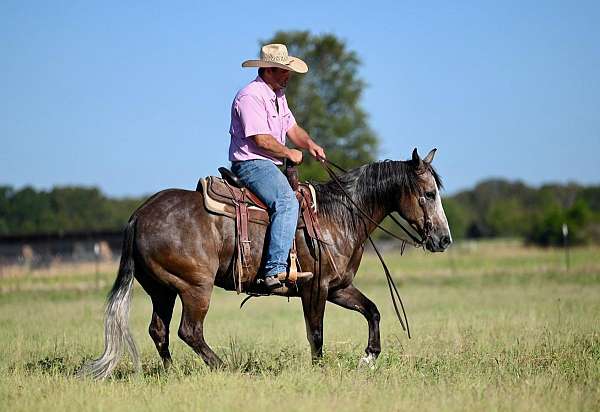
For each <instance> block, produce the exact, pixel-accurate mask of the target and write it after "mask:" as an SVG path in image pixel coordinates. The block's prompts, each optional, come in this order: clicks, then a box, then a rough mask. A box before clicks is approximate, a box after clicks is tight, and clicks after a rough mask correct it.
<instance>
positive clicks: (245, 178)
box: [231, 160, 298, 276]
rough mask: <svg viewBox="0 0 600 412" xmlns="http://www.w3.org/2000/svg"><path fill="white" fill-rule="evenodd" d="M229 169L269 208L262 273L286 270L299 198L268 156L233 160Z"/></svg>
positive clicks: (275, 273)
mask: <svg viewBox="0 0 600 412" xmlns="http://www.w3.org/2000/svg"><path fill="white" fill-rule="evenodd" d="M231 170H232V171H233V173H235V174H236V175H237V176H238V178H239V179H240V180H241V181H242V183H243V184H244V185H245V186H247V187H248V188H249V189H250V190H251V191H252V192H254V193H255V194H256V195H257V196H258V197H259V198H260V199H261V200H262V201H263V202H264V203H265V204H266V205H267V207H268V208H269V216H270V217H271V224H270V225H269V228H268V232H267V242H268V250H267V255H266V262H265V266H264V274H265V276H275V275H277V274H278V273H281V272H286V271H287V260H288V255H289V252H290V249H291V247H292V242H293V240H294V235H295V233H296V223H297V221H298V200H297V199H296V195H295V194H294V191H293V190H292V188H291V187H290V185H289V183H288V181H287V179H286V178H285V176H284V174H283V173H282V172H281V171H280V170H279V169H278V168H277V166H275V164H274V163H273V162H271V161H270V160H247V161H242V162H233V164H232V167H231Z"/></svg>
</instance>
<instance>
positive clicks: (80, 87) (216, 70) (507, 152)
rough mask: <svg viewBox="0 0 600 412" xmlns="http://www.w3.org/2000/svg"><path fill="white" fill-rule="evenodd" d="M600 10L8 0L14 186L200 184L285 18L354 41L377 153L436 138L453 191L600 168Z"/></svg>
mask: <svg viewBox="0 0 600 412" xmlns="http://www.w3.org/2000/svg"><path fill="white" fill-rule="evenodd" d="M599 21H600V2H598V1H577V2H572V1H502V2H497V1H493V2H487V1H473V2H460V1H457V2H448V1H441V2H435V1H432V2H416V1H415V2H406V1H390V2H383V1H381V2H380V1H369V2H364V1H351V0H347V1H329V2H327V1H310V0H307V1H303V2H250V1H243V2H242V1H240V2H237V1H227V2H225V1H223V2H200V1H197V2H179V1H170V2H154V1H143V2H142V1H139V2H137V1H127V2H121V1H119V2H117V1H102V2H88V1H58V0H55V1H48V2H45V1H35V2H34V1H22V0H19V1H11V0H3V1H2V2H0V73H1V75H0V185H11V186H13V187H15V188H22V187H23V186H25V185H32V186H33V187H35V188H37V189H45V190H47V189H51V188H52V187H54V186H57V185H60V186H64V185H84V186H96V187H99V188H100V189H101V190H102V191H103V192H104V193H105V194H107V195H109V196H115V197H121V196H140V195H147V194H151V193H154V192H156V191H159V190H162V189H165V188H169V187H180V188H187V189H194V188H195V186H196V182H197V179H198V177H201V176H205V175H210V174H216V173H217V171H216V170H217V168H218V167H219V166H222V165H227V164H228V160H227V148H228V146H229V140H230V138H229V135H228V127H229V113H230V105H231V101H232V99H233V97H234V95H235V93H236V91H237V90H238V89H240V88H241V87H243V86H244V85H245V84H246V83H248V82H249V81H251V80H252V79H253V78H254V77H255V76H256V72H255V71H254V70H252V69H242V68H241V62H242V61H244V60H246V59H253V58H256V57H257V56H258V52H259V45H260V41H261V40H264V39H268V38H270V37H271V36H272V35H273V34H274V33H275V32H276V31H278V30H284V31H289V30H309V31H310V32H311V33H313V34H323V33H332V34H334V35H336V36H337V37H339V38H340V39H341V40H343V41H344V42H345V44H346V46H347V48H348V49H349V50H353V51H354V52H356V53H357V55H358V56H359V58H360V59H361V62H362V64H361V66H360V71H359V75H360V78H362V79H363V80H364V81H365V82H366V83H367V88H366V89H365V92H364V95H363V97H362V100H361V105H362V107H363V108H364V109H365V111H366V112H367V113H368V114H369V124H370V126H371V127H372V128H373V130H374V131H375V132H376V134H377V135H378V137H379V139H380V141H381V148H380V151H379V153H376V154H374V155H375V158H377V159H386V158H390V159H407V158H409V157H410V154H411V151H412V149H413V148H414V147H417V148H418V149H419V151H420V153H422V154H423V155H424V154H426V153H427V152H428V151H429V150H430V149H431V148H433V147H437V148H438V152H437V155H436V158H435V160H434V165H435V166H436V168H437V170H438V172H439V173H440V174H441V175H442V176H443V179H444V183H445V186H446V191H447V193H455V192H457V191H459V190H463V189H468V188H471V187H473V186H474V185H475V184H477V183H478V182H480V181H481V180H483V179H487V178H495V177H501V178H506V179H510V180H521V181H524V182H526V183H528V184H531V185H535V186H537V185H540V184H544V183H550V182H558V183H565V182H571V181H573V182H578V183H580V184H600V161H598V153H600V24H598V22H599ZM299 57H302V56H299ZM306 75H307V76H310V75H311V73H310V71H309V73H308V74H306ZM292 81H293V79H292ZM290 107H291V109H292V111H293V102H290ZM297 120H298V123H299V124H300V125H302V119H297ZM308 132H309V133H310V130H308ZM312 137H313V138H314V139H315V140H316V141H317V142H318V141H319V136H312Z"/></svg>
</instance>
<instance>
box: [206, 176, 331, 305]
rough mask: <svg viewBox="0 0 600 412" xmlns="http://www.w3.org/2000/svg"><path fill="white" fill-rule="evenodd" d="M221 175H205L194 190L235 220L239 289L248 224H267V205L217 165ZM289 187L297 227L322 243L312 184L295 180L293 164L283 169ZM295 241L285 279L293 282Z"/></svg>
mask: <svg viewBox="0 0 600 412" xmlns="http://www.w3.org/2000/svg"><path fill="white" fill-rule="evenodd" d="M219 172H220V173H221V177H220V178H219V177H216V176H208V177H205V178H201V179H200V180H199V181H198V185H197V186H196V191H198V192H201V193H202V194H203V197H204V205H205V207H206V209H207V210H208V211H209V212H211V213H215V214H218V215H222V216H227V217H230V218H232V219H235V232H236V233H235V243H236V248H235V250H236V255H235V260H236V261H235V265H234V271H235V272H236V273H234V278H235V279H237V280H236V282H235V285H236V291H237V292H238V293H241V292H243V291H242V283H244V281H245V280H248V279H247V278H246V276H247V275H251V274H248V273H247V272H248V270H249V265H248V263H247V262H248V258H249V257H250V253H251V240H250V239H249V236H248V224H249V223H254V224H259V225H264V226H267V225H268V224H269V222H270V218H269V212H268V207H267V206H266V205H265V204H264V203H263V202H262V201H261V200H260V199H259V198H258V196H256V195H255V194H254V193H252V192H251V191H250V190H249V189H248V188H246V187H244V185H243V184H242V183H241V182H240V181H239V180H238V179H237V177H236V176H235V175H234V174H233V172H231V171H230V170H229V169H226V168H224V167H220V168H219ZM285 174H286V177H287V178H288V181H289V182H290V186H291V187H292V189H294V192H295V193H296V198H297V199H298V202H299V206H300V213H299V216H298V223H297V226H296V228H297V229H305V232H306V234H307V235H308V236H309V237H310V238H311V239H314V240H316V241H319V242H323V236H322V234H321V228H320V225H319V220H318V216H317V201H316V192H315V189H314V187H313V186H312V185H311V184H309V183H301V184H300V183H299V182H298V173H297V170H296V168H295V166H289V167H286V169H285ZM295 249H296V247H295V242H294V244H293V246H292V250H291V251H290V271H289V274H288V278H287V279H285V281H286V282H288V283H291V284H295V283H296V280H297V279H296V277H297V266H296V265H297V254H296V250H295Z"/></svg>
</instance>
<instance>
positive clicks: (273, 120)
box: [267, 107, 283, 142]
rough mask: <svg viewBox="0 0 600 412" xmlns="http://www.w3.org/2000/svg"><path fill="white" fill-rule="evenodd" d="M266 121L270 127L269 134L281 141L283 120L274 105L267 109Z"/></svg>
mask: <svg viewBox="0 0 600 412" xmlns="http://www.w3.org/2000/svg"><path fill="white" fill-rule="evenodd" d="M267 123H268V124H269V129H271V135H272V136H273V137H274V138H276V139H277V140H279V141H280V142H281V139H282V129H283V122H282V117H281V116H280V115H279V113H277V110H276V109H275V107H273V108H269V109H267Z"/></svg>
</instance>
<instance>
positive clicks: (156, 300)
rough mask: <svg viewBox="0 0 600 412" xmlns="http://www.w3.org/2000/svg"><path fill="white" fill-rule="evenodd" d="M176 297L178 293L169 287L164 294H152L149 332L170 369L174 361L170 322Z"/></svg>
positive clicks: (167, 367)
mask: <svg viewBox="0 0 600 412" xmlns="http://www.w3.org/2000/svg"><path fill="white" fill-rule="evenodd" d="M176 297H177V294H176V293H175V292H172V291H170V290H168V289H167V290H165V291H163V293H162V294H155V295H153V296H151V299H152V308H153V310H152V320H151V321H150V326H149V327H148V332H149V333H150V337H151V338H152V340H153V341H154V344H155V345H156V350H157V351H158V354H159V355H160V357H161V359H162V361H163V364H164V366H165V369H169V367H170V366H171V363H172V361H171V353H170V352H169V324H170V323H171V317H172V316H173V307H174V306H175V298H176Z"/></svg>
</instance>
